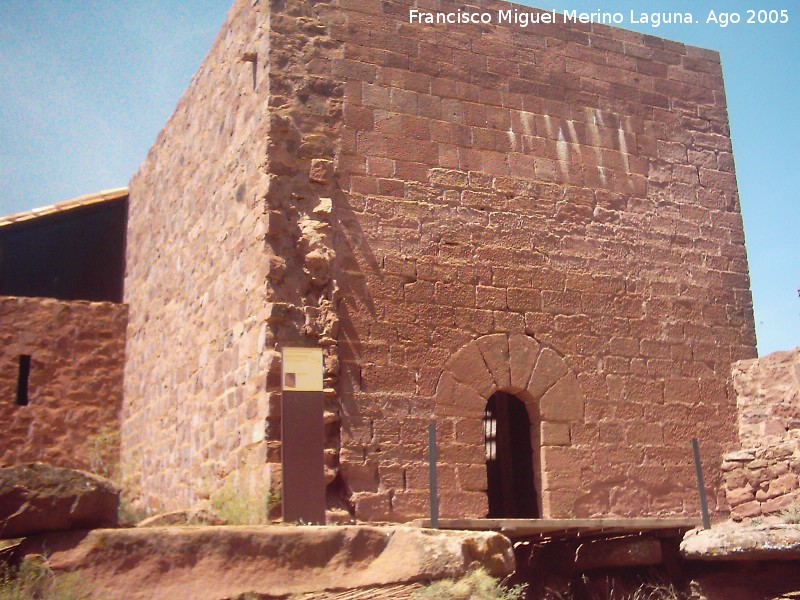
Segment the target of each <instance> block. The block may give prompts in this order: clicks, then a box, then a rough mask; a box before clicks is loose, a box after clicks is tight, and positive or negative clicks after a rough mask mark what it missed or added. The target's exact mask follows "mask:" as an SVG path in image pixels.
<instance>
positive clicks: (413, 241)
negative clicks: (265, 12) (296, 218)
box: [326, 0, 755, 519]
mask: <svg viewBox="0 0 800 600" xmlns="http://www.w3.org/2000/svg"><path fill="white" fill-rule="evenodd" d="M337 6H338V8H336V9H334V8H330V7H329V8H327V9H326V10H327V11H328V12H330V13H331V14H332V15H333V16H332V17H331V21H330V22H331V34H332V36H333V37H334V38H335V39H338V40H341V42H342V44H343V48H344V58H343V60H340V61H335V62H334V64H333V67H332V68H333V69H334V72H336V73H338V74H339V76H340V77H341V78H342V79H343V80H344V92H345V95H344V114H343V129H342V132H341V146H340V151H339V154H338V157H337V167H338V171H337V174H338V183H339V185H340V186H341V190H342V196H341V199H340V200H339V202H338V203H337V205H336V206H335V212H336V214H337V219H338V222H339V223H340V229H339V230H338V231H339V233H340V236H339V237H338V238H337V246H336V251H337V260H338V261H339V262H338V268H339V269H340V270H339V272H338V275H337V276H338V283H339V287H340V293H341V298H342V300H341V304H340V307H339V316H340V319H341V326H340V330H341V334H340V336H339V359H340V362H341V367H342V373H341V376H340V381H339V398H340V401H341V405H342V408H341V410H342V414H343V419H342V450H341V460H342V472H343V476H344V480H345V482H346V484H347V486H348V488H349V490H350V491H351V492H352V493H353V495H352V500H353V501H354V503H355V507H356V514H357V515H358V516H360V517H363V518H396V519H403V518H408V517H411V516H417V515H420V514H424V513H425V511H426V510H427V504H426V486H427V475H426V473H427V470H426V467H425V460H426V454H425V440H426V437H425V435H426V434H425V431H426V424H427V422H428V420H429V419H430V418H432V417H436V418H437V419H438V422H439V443H440V446H441V456H442V464H441V472H440V482H441V486H442V506H441V508H442V511H443V514H446V515H451V516H465V515H466V516H483V515H485V514H486V495H485V493H484V491H483V490H484V489H485V487H486V481H485V471H484V468H483V464H484V463H483V460H484V455H483V441H482V440H483V436H482V429H481V421H480V416H481V415H480V409H479V408H477V407H479V406H480V403H481V402H485V400H486V399H487V398H488V396H490V395H491V393H492V392H493V390H494V389H503V388H505V389H506V390H509V388H514V389H516V390H519V389H520V388H519V387H514V386H513V385H510V384H509V383H508V378H507V377H506V375H505V374H504V373H502V372H500V371H502V370H503V369H504V370H505V372H509V371H511V372H512V373H513V366H510V367H509V366H508V365H509V364H510V365H513V364H514V360H515V352H516V353H517V355H519V353H520V349H519V347H517V348H516V349H515V348H512V347H511V341H510V340H511V338H510V337H509V338H502V337H501V338H500V341H499V342H497V343H494V347H492V346H491V345H487V347H485V348H483V347H478V350H480V352H479V353H478V354H476V353H475V352H476V350H475V348H474V347H472V345H473V344H474V343H475V341H476V340H477V341H480V340H483V339H484V337H485V336H491V335H492V334H498V333H499V334H509V335H519V336H525V338H524V339H526V340H532V341H525V342H520V343H521V344H523V345H528V346H529V345H530V344H531V343H536V344H539V346H540V348H543V349H544V348H546V349H549V350H550V351H552V352H554V353H555V355H557V356H558V357H559V358H560V359H561V360H563V363H564V365H565V366H566V368H567V369H568V370H569V372H571V373H572V374H574V376H575V377H576V380H577V384H578V387H579V389H578V390H574V389H573V390H572V391H571V392H569V393H565V394H563V395H562V396H563V397H561V398H559V399H558V400H557V403H560V404H557V405H559V406H566V407H568V409H567V410H566V414H561V415H556V417H553V418H552V422H551V423H548V422H547V420H546V419H545V418H544V416H543V415H542V414H536V408H535V407H536V403H537V402H539V403H541V402H542V400H537V399H536V398H534V403H533V406H534V408H532V409H530V411H531V412H532V413H534V414H533V415H532V416H533V418H532V421H533V422H534V431H533V432H532V436H533V438H534V440H535V442H537V443H539V444H541V454H540V455H539V456H538V457H537V462H538V464H537V465H536V469H537V470H538V472H539V473H540V475H539V478H540V493H541V494H542V496H543V497H542V508H543V511H544V514H545V516H555V517H565V516H570V515H574V516H587V515H592V514H608V513H614V514H624V515H643V514H653V515H654V514H666V513H691V514H694V513H696V510H697V508H696V505H697V500H696V490H695V488H694V485H695V484H694V473H693V467H692V460H691V451H690V445H689V441H690V438H691V437H693V436H697V437H698V438H699V439H700V443H701V446H702V450H703V455H704V456H706V457H718V456H720V453H721V452H722V450H723V449H727V448H729V447H730V446H732V445H733V444H734V442H735V439H736V424H735V419H736V417H735V415H736V412H735V398H734V396H733V394H732V393H731V390H730V388H729V385H728V384H729V375H728V369H729V365H730V362H731V361H733V360H737V359H739V358H747V357H753V356H754V355H755V335H754V326H753V319H752V311H751V299H750V291H749V278H748V274H747V261H746V255H745V249H744V243H743V241H744V240H743V234H742V222H741V217H740V213H739V199H738V194H737V188H736V178H735V174H734V166H733V157H732V155H731V144H730V139H729V129H728V123H727V112H726V106H725V95H724V89H723V80H722V71H721V67H720V62H719V55H718V54H717V53H716V52H713V51H708V50H703V49H699V48H692V47H688V46H685V45H683V44H680V43H675V42H670V41H665V40H661V39H657V38H654V37H651V36H646V35H642V34H638V33H632V32H629V31H623V30H619V29H613V28H609V27H604V26H584V25H570V26H564V25H538V26H531V27H529V28H527V29H520V28H518V27H516V26H514V25H502V26H500V25H486V26H467V25H463V26H425V25H420V24H409V23H408V22H407V20H408V9H409V8H411V4H410V3H406V2H380V3H379V2H373V1H367V2H361V1H359V2H349V1H347V2H346V1H344V0H342V1H341V2H339V3H338V5H337ZM429 6H431V7H435V8H436V9H439V10H445V11H447V10H450V11H453V10H456V9H457V8H460V6H461V5H457V4H456V3H452V2H446V1H443V2H434V3H430V5H429ZM509 8H511V6H510V5H508V4H502V3H493V2H488V3H487V2H481V3H480V9H482V10H489V11H494V10H495V9H509ZM519 8H520V10H525V9H524V8H522V7H519ZM431 9H433V8H431ZM334 16H335V18H334ZM503 339H508V340H509V341H508V346H506V345H505V342H503ZM517 339H523V338H517ZM469 348H472V349H469ZM459 352H461V353H462V355H461V356H462V357H463V355H464V354H467V353H471V355H472V357H471V358H469V359H464V360H461V361H459V360H457V361H456V362H458V363H459V364H461V365H466V366H460V367H453V366H452V365H453V364H454V363H453V360H454V359H453V357H454V356H455V355H457V354H458V353H459ZM506 353H507V354H506ZM533 356H535V357H539V356H542V354H540V353H534V354H533ZM504 365H505V366H504ZM531 368H532V367H531ZM454 369H455V370H457V371H460V374H458V373H453V370H454ZM487 371H488V372H489V375H490V376H491V377H488V376H487V375H486V373H487ZM476 374H477V375H476ZM562 375H563V372H562ZM535 378H536V375H535V374H534V375H532V379H531V380H529V384H531V385H533V387H534V388H536V387H537V386H536V382H535V381H534V379H535ZM542 381H543V383H542V386H541V387H543V388H544V389H548V388H547V386H548V385H550V386H553V385H554V384H553V381H547V380H546V379H545V380H542ZM522 387H523V388H524V386H522ZM529 388H530V385H529ZM529 388H528V389H529ZM437 390H438V391H437ZM543 391H544V390H539V391H538V394H540V395H541V394H542V392H543ZM518 393H521V392H519V391H518ZM447 398H449V399H450V400H446V399H447ZM576 398H577V399H579V400H578V402H579V403H580V405H579V406H573V405H572V404H571V403H573V402H574V401H575V399H576ZM447 402H450V403H451V404H454V405H455V406H456V407H459V406H460V407H464V406H465V405H469V408H468V409H465V410H464V411H462V412H463V414H459V412H458V409H457V408H456V409H452V408H448V407H446V406H445V405H446V404H447ZM551 408H552V407H551ZM551 412H552V411H551ZM706 477H707V482H708V486H709V488H710V492H711V495H712V503H715V502H716V500H718V499H720V498H721V497H722V492H721V474H720V471H719V469H718V468H717V467H716V466H714V465H711V466H707V469H706Z"/></svg>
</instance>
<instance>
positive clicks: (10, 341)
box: [0, 296, 127, 469]
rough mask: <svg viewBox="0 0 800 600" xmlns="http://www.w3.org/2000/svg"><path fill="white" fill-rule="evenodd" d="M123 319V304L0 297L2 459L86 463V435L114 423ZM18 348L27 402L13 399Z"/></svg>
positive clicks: (122, 351) (88, 442)
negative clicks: (25, 364)
mask: <svg viewBox="0 0 800 600" xmlns="http://www.w3.org/2000/svg"><path fill="white" fill-rule="evenodd" d="M126 320H127V307H126V306H124V305H121V304H111V303H106V302H80V301H76V302H65V301H60V300H51V299H47V298H15V297H8V296H5V297H0V398H2V400H3V403H4V406H3V410H2V411H0V429H2V431H3V435H2V437H1V438H0V464H1V465H3V466H7V465H13V464H18V463H22V462H26V461H43V462H48V463H51V464H54V465H58V466H65V467H76V468H83V469H86V468H89V467H90V463H91V449H90V446H91V439H92V437H93V436H95V435H97V434H98V433H104V432H107V430H108V428H113V429H115V430H116V429H117V428H118V426H119V411H120V408H121V405H122V373H123V364H124V360H125V325H126ZM23 354H24V355H29V356H31V370H30V378H29V404H28V405H27V406H17V405H16V394H17V380H18V373H19V356H20V355H23ZM101 449H102V450H103V451H107V450H109V449H108V448H105V447H103V448H101ZM111 450H113V448H112V449H111Z"/></svg>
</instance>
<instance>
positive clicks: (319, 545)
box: [15, 525, 514, 600]
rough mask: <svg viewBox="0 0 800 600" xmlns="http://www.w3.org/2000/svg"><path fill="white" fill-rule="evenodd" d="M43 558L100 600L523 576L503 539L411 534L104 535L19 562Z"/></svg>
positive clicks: (50, 540)
mask: <svg viewBox="0 0 800 600" xmlns="http://www.w3.org/2000/svg"><path fill="white" fill-rule="evenodd" d="M43 552H46V553H47V556H48V567H49V568H50V569H52V570H53V572H54V573H55V574H56V575H59V574H61V573H73V572H76V571H77V572H80V574H81V580H82V582H84V583H85V584H86V585H87V586H89V587H91V588H92V590H93V592H92V595H91V597H92V598H98V599H99V598H103V599H105V598H119V597H120V596H119V594H120V590H125V594H124V597H125V600H149V599H152V598H191V599H192V600H222V599H227V600H232V599H234V598H238V599H240V600H244V598H264V599H266V598H286V597H287V596H290V595H292V594H297V595H298V596H300V595H302V596H303V597H306V595H309V596H308V597H311V598H314V597H318V598H324V597H335V596H333V595H331V596H327V595H323V593H325V592H326V591H329V590H335V591H337V592H344V591H345V590H351V594H350V595H349V597H350V598H356V597H358V598H378V597H380V598H391V597H394V598H409V597H410V594H409V593H407V592H409V591H410V589H411V587H410V586H412V585H414V584H417V583H425V582H429V581H436V580H439V579H446V578H453V579H459V578H461V577H463V576H464V575H466V574H467V573H468V572H469V571H470V570H471V569H475V568H478V567H482V568H484V569H485V570H486V571H487V572H488V573H489V574H491V575H492V576H495V577H505V576H506V575H508V574H510V573H512V572H513V571H514V551H513V548H512V547H511V542H510V541H509V540H508V538H505V537H504V536H502V535H500V534H499V533H493V532H480V531H433V530H425V529H417V528H412V527H404V526H390V527H381V526H373V525H352V526H333V527H312V526H292V525H268V526H221V527H147V528H144V529H142V528H137V527H132V528H129V529H96V530H94V531H90V532H88V533H84V532H67V533H49V534H45V535H41V536H34V537H29V538H26V539H25V540H24V541H23V542H22V544H21V545H20V548H19V549H18V550H17V553H16V554H15V556H16V557H17V559H18V560H21V559H23V558H24V557H26V556H30V555H39V554H42V553H43ZM367 589H369V590H371V591H367ZM385 589H388V590H394V591H397V590H400V591H397V594H398V595H384V594H383V593H382V592H383V591H385ZM355 590H361V591H359V592H358V593H356V592H355ZM404 592H405V595H399V594H402V593H404ZM387 593H388V592H387ZM318 594H319V595H318ZM342 597H345V594H342Z"/></svg>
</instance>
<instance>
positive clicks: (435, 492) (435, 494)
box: [428, 421, 439, 529]
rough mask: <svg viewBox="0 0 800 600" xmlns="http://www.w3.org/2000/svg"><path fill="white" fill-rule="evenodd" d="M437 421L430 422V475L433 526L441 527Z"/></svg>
mask: <svg viewBox="0 0 800 600" xmlns="http://www.w3.org/2000/svg"><path fill="white" fill-rule="evenodd" d="M436 454H437V453H436V423H435V422H434V421H431V422H430V423H428V477H429V482H428V483H429V486H430V499H431V528H433V529H438V528H439V489H438V487H439V486H438V480H437V473H436V460H437V456H436Z"/></svg>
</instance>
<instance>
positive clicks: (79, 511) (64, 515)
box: [0, 463, 119, 538]
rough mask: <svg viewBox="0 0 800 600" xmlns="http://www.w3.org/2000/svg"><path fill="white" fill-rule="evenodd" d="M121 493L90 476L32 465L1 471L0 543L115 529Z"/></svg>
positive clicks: (104, 480) (102, 480)
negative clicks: (40, 535)
mask: <svg viewBox="0 0 800 600" xmlns="http://www.w3.org/2000/svg"><path fill="white" fill-rule="evenodd" d="M118 507H119V490H118V489H117V488H116V487H115V486H114V484H113V483H112V482H111V481H109V480H108V479H104V478H103V477H98V476H97V475H93V474H91V473H86V472H85V471H76V470H73V469H64V468H60V467H53V466H50V465H45V464H42V463H29V464H23V465H17V466H14V467H6V468H2V469H0V538H15V537H21V536H27V535H33V534H36V533H41V532H46V531H68V530H73V529H91V528H95V527H113V526H115V525H116V524H117V509H118Z"/></svg>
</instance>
